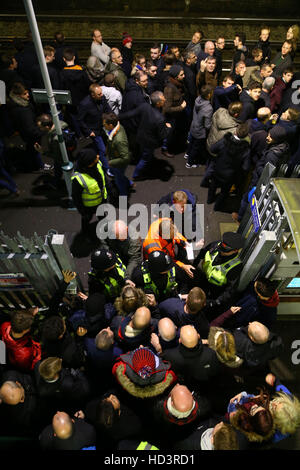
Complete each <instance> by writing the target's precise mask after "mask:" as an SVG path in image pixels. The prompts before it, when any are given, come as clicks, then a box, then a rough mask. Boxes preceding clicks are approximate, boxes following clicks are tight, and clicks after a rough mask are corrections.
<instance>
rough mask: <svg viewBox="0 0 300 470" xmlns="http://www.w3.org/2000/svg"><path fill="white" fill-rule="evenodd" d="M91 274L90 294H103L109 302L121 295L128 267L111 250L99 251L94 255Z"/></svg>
mask: <svg viewBox="0 0 300 470" xmlns="http://www.w3.org/2000/svg"><path fill="white" fill-rule="evenodd" d="M91 266H92V269H91V271H90V272H89V273H88V274H89V293H90V295H91V294H93V293H94V292H101V293H103V294H104V295H105V297H106V299H107V301H108V302H114V300H115V299H116V298H117V297H118V296H119V295H120V293H121V290H122V288H123V287H124V285H125V272H126V266H125V264H123V263H122V261H121V259H120V258H119V256H118V255H117V254H115V253H114V252H113V251H111V250H107V249H99V250H96V251H94V252H93V253H92V256H91Z"/></svg>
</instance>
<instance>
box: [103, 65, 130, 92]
mask: <svg viewBox="0 0 300 470" xmlns="http://www.w3.org/2000/svg"><path fill="white" fill-rule="evenodd" d="M104 73H105V75H106V74H108V73H112V74H113V75H114V77H115V87H116V88H117V89H118V90H119V91H120V92H121V93H124V91H125V85H126V81H127V77H126V75H125V73H124V72H123V69H122V67H120V65H118V64H115V63H114V62H111V61H110V62H108V64H107V66H106V67H105V70H104Z"/></svg>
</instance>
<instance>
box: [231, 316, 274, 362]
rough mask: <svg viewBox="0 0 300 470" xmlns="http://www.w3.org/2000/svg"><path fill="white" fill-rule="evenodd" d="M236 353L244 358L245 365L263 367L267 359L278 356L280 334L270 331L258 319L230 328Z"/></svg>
mask: <svg viewBox="0 0 300 470" xmlns="http://www.w3.org/2000/svg"><path fill="white" fill-rule="evenodd" d="M232 334H233V336H234V340H235V346H236V354H237V355H238V356H239V357H241V358H242V359H244V365H245V366H246V367H258V368H260V367H264V366H266V365H267V363H268V361H270V360H271V359H275V358H276V357H278V356H280V354H281V353H282V352H283V342H282V339H281V337H280V336H278V335H277V334H276V333H272V332H271V331H269V329H268V328H267V327H266V326H265V325H263V324H262V323H260V322H258V321H254V322H252V323H249V326H244V327H241V328H237V329H236V330H232Z"/></svg>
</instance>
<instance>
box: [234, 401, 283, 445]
mask: <svg viewBox="0 0 300 470" xmlns="http://www.w3.org/2000/svg"><path fill="white" fill-rule="evenodd" d="M242 413H244V411H243V410H241V409H239V410H237V411H236V413H235V414H234V415H233V416H232V417H231V418H230V424H232V426H233V427H234V428H235V429H237V430H238V431H240V432H241V433H243V434H244V435H245V436H246V437H247V439H248V441H249V442H265V441H268V440H270V439H271V437H272V436H273V434H274V432H275V424H274V423H273V428H272V430H271V431H270V432H269V433H268V434H267V435H266V436H262V435H261V434H257V433H256V432H254V431H250V432H249V431H245V430H244V429H243V428H242V427H241V426H240V425H239V420H240V417H241V415H242Z"/></svg>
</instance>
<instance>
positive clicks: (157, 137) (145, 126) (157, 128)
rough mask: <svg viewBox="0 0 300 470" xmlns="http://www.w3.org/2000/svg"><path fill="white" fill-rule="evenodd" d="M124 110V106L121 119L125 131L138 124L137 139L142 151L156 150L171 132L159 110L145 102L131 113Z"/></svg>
mask: <svg viewBox="0 0 300 470" xmlns="http://www.w3.org/2000/svg"><path fill="white" fill-rule="evenodd" d="M123 103H124V98H123ZM123 110H124V107H123V106H122V113H121V114H120V116H119V118H120V120H121V122H122V125H123V126H124V127H125V129H126V126H128V125H129V128H130V129H131V123H135V122H136V123H137V134H136V138H137V142H138V143H139V146H140V148H141V149H143V148H147V149H152V150H154V149H156V148H157V147H159V146H160V145H161V144H162V141H163V140H164V139H165V138H166V137H167V135H168V132H169V131H168V128H167V126H166V122H165V118H164V116H163V114H162V113H161V112H160V111H159V109H157V108H154V107H153V106H151V105H150V104H149V103H145V101H144V102H142V103H140V104H139V106H138V107H136V108H134V109H132V110H131V111H129V110H128V111H127V112H123ZM128 123H129V124H128Z"/></svg>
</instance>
